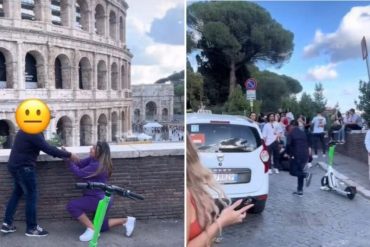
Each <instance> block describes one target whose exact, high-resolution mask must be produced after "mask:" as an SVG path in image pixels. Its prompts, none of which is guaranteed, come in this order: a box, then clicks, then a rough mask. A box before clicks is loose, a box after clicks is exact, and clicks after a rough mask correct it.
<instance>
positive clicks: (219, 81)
mask: <svg viewBox="0 0 370 247" xmlns="http://www.w3.org/2000/svg"><path fill="white" fill-rule="evenodd" d="M187 15H188V16H187V17H188V18H187V24H188V27H189V30H191V31H190V32H189V35H188V38H192V37H193V39H192V40H193V41H194V43H196V46H197V48H199V49H201V53H200V55H199V56H198V66H199V72H200V73H201V74H202V75H203V76H204V77H205V78H204V86H205V94H206V96H207V98H209V100H210V102H212V103H216V104H217V103H223V102H225V101H227V99H228V98H229V97H230V96H231V95H232V91H233V90H234V89H235V87H236V85H237V84H239V85H241V86H242V85H243V82H244V81H245V79H247V78H248V77H249V75H250V72H249V71H248V70H247V66H245V65H246V64H253V63H255V62H257V61H264V62H267V63H270V64H274V65H277V66H281V65H282V64H283V62H284V61H286V60H288V59H289V58H290V56H291V54H292V52H293V33H292V32H290V31H287V30H285V29H284V28H283V27H282V26H281V25H280V24H279V23H278V22H276V21H275V20H274V19H272V17H271V16H270V14H269V13H268V12H267V11H266V10H265V9H263V8H262V7H260V6H259V5H257V4H255V3H252V2H246V1H240V2H229V1H227V2H216V1H214V2H213V1H212V2H197V3H193V4H191V5H190V6H188V11H187ZM194 34H196V35H194ZM195 36H196V37H199V39H198V40H197V41H195V40H194V37H195ZM194 43H193V42H190V45H191V47H194ZM191 47H188V49H187V51H189V49H191ZM213 88H217V89H218V90H219V91H222V92H219V93H217V92H215V91H214V90H213ZM298 89H299V88H297V89H296V90H298ZM214 93H216V94H214Z"/></svg>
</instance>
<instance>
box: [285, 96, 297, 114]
mask: <svg viewBox="0 0 370 247" xmlns="http://www.w3.org/2000/svg"><path fill="white" fill-rule="evenodd" d="M281 106H282V108H283V109H289V111H291V112H292V113H293V114H294V116H298V115H299V114H301V109H300V106H299V103H298V101H297V97H296V96H295V95H292V96H290V97H287V98H284V99H283V100H282V104H281Z"/></svg>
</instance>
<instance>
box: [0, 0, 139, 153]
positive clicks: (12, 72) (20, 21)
mask: <svg viewBox="0 0 370 247" xmlns="http://www.w3.org/2000/svg"><path fill="white" fill-rule="evenodd" d="M1 3H2V4H1ZM127 8H128V5H127V3H126V2H125V1H124V0H52V1H51V0H34V1H33V0H27V1H25V0H0V13H3V14H0V33H1V35H0V135H8V136H9V137H8V141H7V143H6V144H5V145H4V146H10V144H11V142H12V138H13V136H14V134H15V133H16V131H17V128H18V126H17V125H16V121H15V114H14V113H15V110H16V107H17V105H18V104H19V103H20V102H21V101H22V100H24V99H27V98H39V99H42V100H43V101H45V102H46V103H47V104H48V106H49V108H50V109H51V111H52V112H53V115H55V118H54V119H52V120H51V122H50V125H49V127H48V129H47V130H46V132H45V135H46V138H47V139H48V138H50V137H51V136H52V133H58V134H59V135H60V136H62V138H63V143H64V145H66V146H79V145H90V144H92V143H95V142H96V141H97V140H107V141H109V142H110V141H117V140H119V139H120V138H122V137H123V136H125V135H126V134H128V133H129V132H131V124H130V123H131V119H130V118H131V104H132V99H131V96H132V95H131V75H130V71H131V59H132V54H131V53H130V51H129V50H128V49H127V47H126V38H125V31H126V27H125V25H126V24H125V23H126V14H127ZM1 56H3V58H5V61H4V63H3V64H1ZM4 67H5V69H2V68H4ZM32 71H35V73H34V74H32ZM4 75H5V76H4ZM1 78H3V79H1Z"/></svg>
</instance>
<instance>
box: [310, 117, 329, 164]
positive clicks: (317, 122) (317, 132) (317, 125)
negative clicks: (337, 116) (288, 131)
mask: <svg viewBox="0 0 370 247" xmlns="http://www.w3.org/2000/svg"><path fill="white" fill-rule="evenodd" d="M311 123H312V125H313V131H312V139H313V148H314V152H315V154H314V155H313V158H317V143H318V142H319V141H320V142H321V148H322V157H326V155H325V153H326V145H325V139H324V137H325V132H324V128H325V125H326V119H325V118H324V117H323V116H322V114H321V112H317V115H316V117H314V118H313V119H312V122H311Z"/></svg>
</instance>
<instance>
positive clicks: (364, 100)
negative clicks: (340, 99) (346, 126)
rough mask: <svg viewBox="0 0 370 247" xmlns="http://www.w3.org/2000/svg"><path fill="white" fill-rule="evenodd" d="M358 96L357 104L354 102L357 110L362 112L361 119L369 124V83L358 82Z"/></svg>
mask: <svg viewBox="0 0 370 247" xmlns="http://www.w3.org/2000/svg"><path fill="white" fill-rule="evenodd" d="M359 90H360V95H359V96H358V99H359V102H357V101H355V104H356V107H357V109H359V110H360V111H363V114H362V117H363V118H364V119H365V121H366V122H367V123H368V124H369V123H370V83H368V82H365V81H360V83H359Z"/></svg>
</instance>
